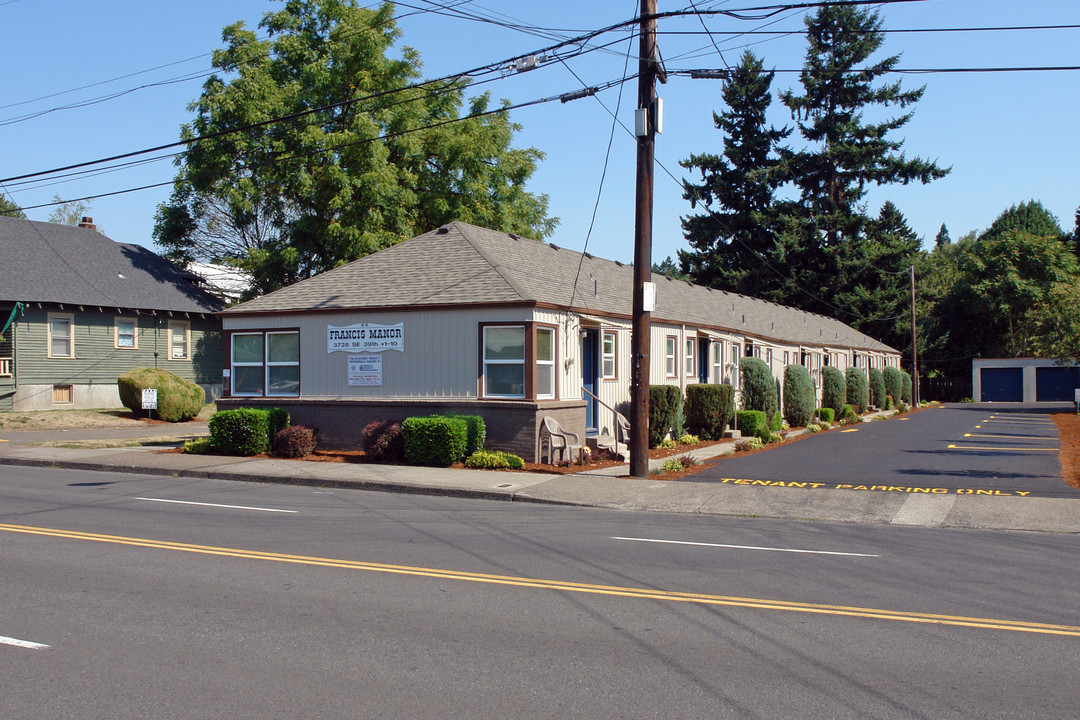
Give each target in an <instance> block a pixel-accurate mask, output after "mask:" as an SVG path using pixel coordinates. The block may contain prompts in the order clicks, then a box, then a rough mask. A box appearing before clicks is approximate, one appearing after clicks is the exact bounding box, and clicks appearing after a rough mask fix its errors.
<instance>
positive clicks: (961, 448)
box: [949, 445, 1059, 452]
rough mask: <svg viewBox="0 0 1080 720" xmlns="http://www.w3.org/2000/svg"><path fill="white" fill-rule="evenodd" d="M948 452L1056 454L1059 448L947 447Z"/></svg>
mask: <svg viewBox="0 0 1080 720" xmlns="http://www.w3.org/2000/svg"><path fill="white" fill-rule="evenodd" d="M949 450H996V451H1006V452H1057V451H1058V450H1059V448H1019V447H987V446H985V445H949Z"/></svg>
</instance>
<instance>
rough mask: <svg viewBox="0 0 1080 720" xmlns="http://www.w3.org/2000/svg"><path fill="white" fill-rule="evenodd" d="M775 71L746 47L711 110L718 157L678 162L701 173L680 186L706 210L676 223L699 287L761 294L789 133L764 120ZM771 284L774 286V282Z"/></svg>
mask: <svg viewBox="0 0 1080 720" xmlns="http://www.w3.org/2000/svg"><path fill="white" fill-rule="evenodd" d="M773 76H774V73H772V72H765V71H764V69H763V66H762V61H761V60H760V59H759V58H757V57H756V56H755V55H754V54H753V53H752V52H750V51H749V50H748V51H746V52H744V53H743V55H742V59H741V62H740V63H739V65H738V67H736V68H734V69H733V70H732V71H731V75H730V76H729V78H728V79H727V80H725V81H724V87H723V90H722V97H723V99H724V104H725V105H726V108H727V109H726V110H724V111H723V112H722V113H720V114H716V113H713V121H714V123H715V125H716V128H717V129H718V130H720V131H721V132H723V133H724V152H723V154H722V155H714V154H707V153H706V154H701V155H691V156H690V158H689V159H687V160H683V161H682V162H681V163H680V164H681V165H682V166H683V167H684V168H687V169H688V170H698V171H699V172H700V173H701V181H702V182H701V183H700V184H695V183H692V182H690V181H689V180H684V181H683V197H685V198H686V199H687V200H689V201H690V206H691V208H697V207H698V206H701V208H703V209H704V210H705V212H704V213H702V214H698V215H689V216H686V217H684V218H683V219H682V226H683V233H684V235H685V236H686V239H687V242H688V243H689V244H690V247H691V248H692V249H691V250H689V251H679V262H680V265H681V267H682V270H683V272H685V273H687V274H689V275H690V276H691V277H693V278H694V280H695V281H696V282H698V283H700V284H702V285H708V286H711V287H716V288H722V289H725V290H732V291H735V292H741V293H746V294H753V295H759V296H760V295H761V294H763V290H764V287H763V282H764V281H766V280H767V278H763V277H762V273H763V272H768V270H767V269H766V268H765V267H764V263H763V261H762V258H763V257H769V256H770V255H772V254H773V239H772V233H771V229H772V228H771V226H772V224H773V222H772V210H773V195H774V192H775V191H776V188H777V187H778V186H779V185H780V183H781V182H782V178H781V177H780V175H779V158H778V154H777V146H778V144H779V143H780V142H781V141H782V140H783V139H784V138H786V137H787V136H788V135H789V134H790V132H791V131H790V130H789V129H787V128H783V129H776V128H775V127H772V126H771V125H768V124H767V123H766V119H765V114H766V112H767V110H768V108H769V105H770V103H771V102H772V93H771V92H770V90H769V88H770V86H771V84H772V80H773ZM774 284H775V283H774Z"/></svg>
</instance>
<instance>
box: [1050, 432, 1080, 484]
mask: <svg viewBox="0 0 1080 720" xmlns="http://www.w3.org/2000/svg"><path fill="white" fill-rule="evenodd" d="M1053 417H1054V424H1055V425H1057V428H1058V435H1060V436H1061V451H1060V452H1059V453H1058V457H1059V458H1060V459H1061V476H1062V477H1063V478H1065V484H1066V485H1068V486H1069V487H1074V488H1077V489H1080V415H1076V414H1074V413H1054V416H1053Z"/></svg>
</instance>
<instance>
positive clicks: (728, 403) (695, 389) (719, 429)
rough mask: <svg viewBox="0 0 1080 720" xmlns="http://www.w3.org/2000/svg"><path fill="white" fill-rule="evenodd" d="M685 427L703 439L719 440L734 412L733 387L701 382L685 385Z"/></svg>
mask: <svg viewBox="0 0 1080 720" xmlns="http://www.w3.org/2000/svg"><path fill="white" fill-rule="evenodd" d="M685 412H686V429H687V430H688V431H689V432H690V433H692V434H694V435H697V436H698V437H700V438H703V439H705V440H719V439H720V438H722V437H723V436H724V429H725V428H726V427H727V426H728V425H730V424H731V418H732V416H733V415H734V414H735V388H733V387H731V386H730V385H716V384H711V383H702V384H697V385H687V386H686V411H685Z"/></svg>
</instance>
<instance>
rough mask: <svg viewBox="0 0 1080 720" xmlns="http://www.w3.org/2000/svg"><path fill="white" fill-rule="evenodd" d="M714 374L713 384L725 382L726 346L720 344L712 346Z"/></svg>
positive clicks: (715, 343) (716, 343)
mask: <svg viewBox="0 0 1080 720" xmlns="http://www.w3.org/2000/svg"><path fill="white" fill-rule="evenodd" d="M712 374H713V382H715V383H717V384H720V383H723V382H724V346H723V345H722V344H721V343H718V342H714V343H713V344H712Z"/></svg>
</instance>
